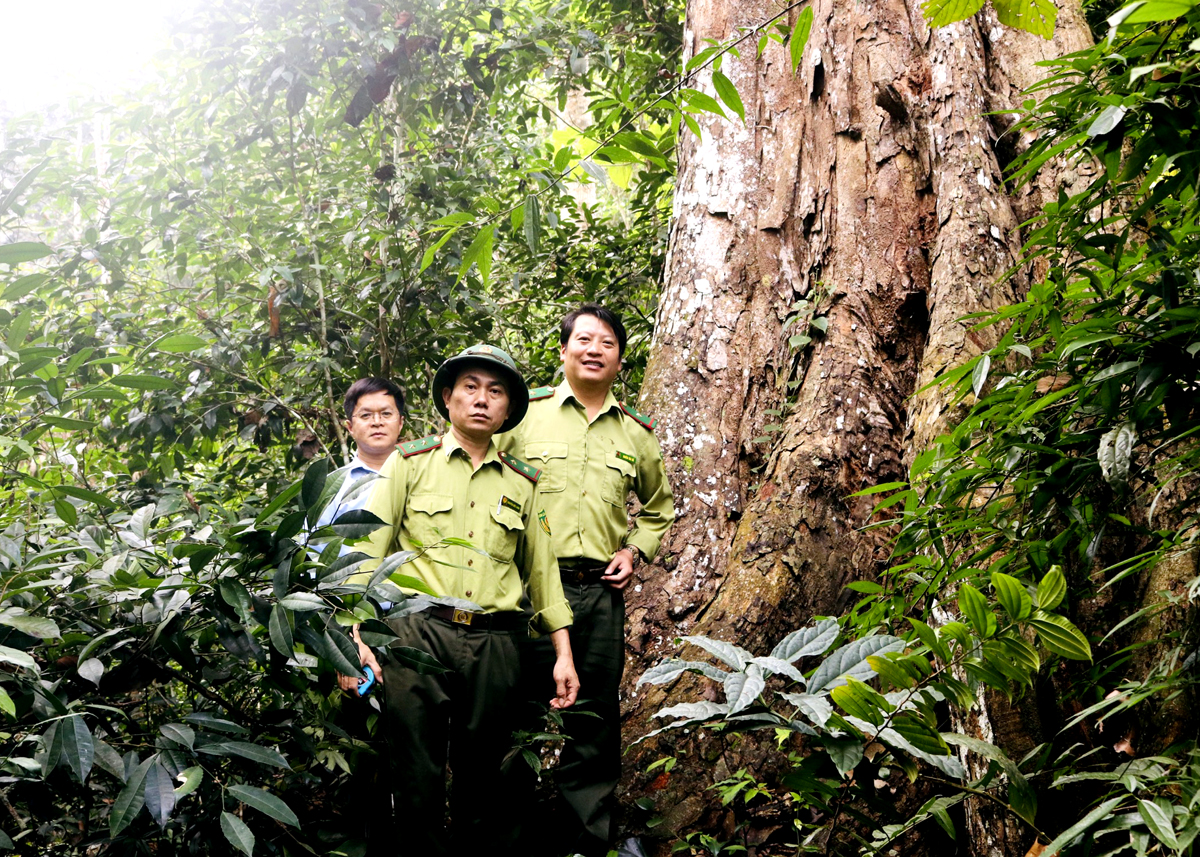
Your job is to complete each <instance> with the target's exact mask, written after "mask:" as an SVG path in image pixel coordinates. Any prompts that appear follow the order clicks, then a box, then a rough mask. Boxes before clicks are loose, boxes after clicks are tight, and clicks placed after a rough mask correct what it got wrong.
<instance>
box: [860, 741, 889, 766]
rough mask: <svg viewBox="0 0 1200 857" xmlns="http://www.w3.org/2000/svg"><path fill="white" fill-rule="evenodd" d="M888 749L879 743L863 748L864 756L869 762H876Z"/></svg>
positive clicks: (875, 742) (873, 742) (872, 743)
mask: <svg viewBox="0 0 1200 857" xmlns="http://www.w3.org/2000/svg"><path fill="white" fill-rule="evenodd" d="M885 749H886V748H885V747H884V746H883V745H882V744H880V743H879V742H878V741H872V742H871V743H870V744H868V745H867V746H866V747H865V748H863V755H864V756H866V757H867V761H868V762H874V761H875V757H876V756H878V755H879V754H880V753H882V752H883V751H884V750H885Z"/></svg>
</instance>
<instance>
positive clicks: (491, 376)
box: [343, 345, 579, 857]
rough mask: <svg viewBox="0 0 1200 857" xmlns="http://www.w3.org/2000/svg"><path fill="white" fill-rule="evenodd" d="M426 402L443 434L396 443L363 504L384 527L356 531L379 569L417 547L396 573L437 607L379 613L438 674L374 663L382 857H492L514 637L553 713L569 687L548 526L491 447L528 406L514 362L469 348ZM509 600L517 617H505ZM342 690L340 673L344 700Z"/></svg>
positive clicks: (516, 474) (508, 809)
mask: <svg viewBox="0 0 1200 857" xmlns="http://www.w3.org/2000/svg"><path fill="white" fill-rule="evenodd" d="M432 393H433V399H434V403H435V405H436V406H437V408H438V410H439V411H440V412H441V414H442V416H444V417H446V418H447V419H448V420H449V421H450V429H449V431H447V432H446V433H445V434H443V435H441V436H438V435H433V436H430V437H426V438H422V439H420V440H415V441H411V442H409V443H404V444H401V445H400V448H399V450H398V451H397V452H396V454H394V455H393V456H392V457H391V458H390V459H388V461H387V463H386V464H385V465H384V467H383V470H382V471H381V473H380V479H379V480H377V482H376V488H375V491H374V493H373V494H372V496H371V500H370V502H369V503H368V505H367V509H368V510H369V511H371V512H373V513H375V514H376V515H377V516H379V518H380V519H381V520H383V521H384V522H385V523H386V526H384V527H382V528H381V529H379V530H376V531H375V532H374V533H373V534H372V536H371V538H370V541H369V542H368V546H367V547H366V548H365V551H366V553H367V554H369V555H370V556H372V557H374V558H376V559H380V558H382V557H384V556H387V555H388V554H390V553H393V552H395V551H402V550H403V551H415V552H417V554H418V555H417V557H416V558H415V559H413V560H412V561H411V562H409V563H407V564H406V565H404V566H402V567H401V569H400V571H401V572H402V573H403V574H405V575H409V576H412V577H415V578H417V579H419V580H420V581H421V582H422V583H424V584H425V585H426V586H427V587H428V588H429V589H431V590H432V591H433V592H435V593H437V595H439V596H442V598H441V599H440V600H441V601H442V602H443V603H442V604H436V605H434V606H431V607H429V608H428V609H425V610H423V611H421V612H416V613H407V614H406V615H402V616H401V615H397V616H393V617H389V618H388V620H387V622H388V625H389V626H390V627H391V629H392V630H393V631H394V632H395V633H396V634H397V635H398V639H397V641H396V644H397V645H402V646H410V647H412V648H416V649H421V650H423V651H425V652H428V653H430V654H431V655H433V656H434V657H435V658H436V659H437V660H438V661H439V662H440V663H441V664H442V665H443V666H445V667H447V668H448V669H449V670H450V672H447V673H442V674H436V675H421V674H419V673H417V672H416V671H415V670H412V669H409V668H407V667H405V666H403V665H401V664H398V663H388V664H386V665H385V666H384V668H383V672H382V676H383V689H384V697H385V708H386V711H387V721H386V726H385V730H386V733H387V738H388V752H389V756H390V761H391V763H392V766H393V776H394V786H393V792H394V805H395V808H396V813H397V816H398V820H399V821H400V822H401V825H402V830H403V835H402V836H401V837H400V840H399V841H398V842H397V850H398V853H401V854H413V855H421V857H429V855H449V854H454V855H463V854H508V853H510V849H511V847H512V839H513V837H514V836H515V832H516V826H517V821H516V820H517V817H518V813H517V812H516V811H515V809H514V808H513V807H512V803H511V802H512V797H513V795H512V790H511V789H509V788H507V787H506V785H505V783H504V782H503V781H502V776H501V763H502V762H503V760H504V757H505V755H506V753H507V752H508V751H509V750H510V748H511V747H512V737H511V736H512V728H513V725H514V722H513V720H514V718H513V715H514V711H515V709H516V708H517V705H516V699H515V698H514V690H515V688H516V685H517V678H518V675H519V669H520V664H519V655H518V651H517V638H518V637H519V636H522V635H523V632H524V627H523V626H525V625H526V624H527V623H528V624H529V625H530V630H531V631H532V632H534V633H535V634H544V635H547V636H548V637H549V640H550V642H551V644H552V646H553V649H554V651H555V657H554V661H553V666H552V667H551V668H550V669H549V670H548V671H547V673H548V674H547V679H548V680H550V679H552V680H553V685H554V688H553V691H552V693H553V698H552V699H551V700H550V705H551V706H553V707H555V708H567V707H569V706H570V705H571V704H572V703H574V701H575V697H576V694H577V693H578V691H579V679H578V678H577V676H576V674H575V667H574V664H573V662H572V658H571V644H570V639H569V637H568V633H567V627H568V626H569V625H570V624H571V608H570V607H569V606H568V605H567V602H566V599H565V597H564V596H563V590H562V583H561V580H560V578H559V574H558V565H557V563H556V562H555V560H554V553H553V548H552V545H551V533H552V520H551V519H550V518H549V516H548V515H547V514H546V509H545V506H544V505H543V504H542V503H541V499H540V495H539V492H538V490H537V484H538V480H539V477H540V472H539V471H538V470H537V468H535V467H531V466H530V465H528V464H526V463H525V462H523V461H521V460H519V459H517V458H516V457H514V456H512V455H510V454H508V453H502V452H500V451H499V450H498V449H497V448H496V444H495V442H494V441H493V440H492V435H493V434H495V433H496V432H497V431H499V430H511V429H512V428H514V427H515V426H516V425H517V424H518V423H520V422H521V419H522V417H524V416H525V412H526V410H527V409H528V407H529V396H528V391H527V389H526V387H525V383H524V380H523V379H522V378H521V374H520V372H518V371H517V367H516V364H514V363H513V360H512V358H511V357H509V356H508V354H506V353H505V352H503V351H501V350H500V349H498V348H493V347H491V346H488V345H475V346H472V347H470V348H468V349H466V350H465V351H463V352H462V353H461V354H459V355H458V356H457V357H452V358H451V359H449V360H447V361H446V362H445V363H443V364H442V366H441V368H439V369H438V371H437V373H436V374H435V375H434V379H433V390H432ZM446 540H455V541H457V540H464V541H466V542H469V543H470V544H471V545H472V546H474V547H476V548H478V549H481V550H482V551H484V552H486V553H480V552H479V550H472V549H470V548H468V547H463V546H462V545H461V544H457V543H455V544H447V543H446ZM377 564H378V563H377V562H375V563H370V565H377ZM366 565H368V564H364V567H366ZM523 591H527V593H528V597H529V600H530V601H531V602H532V605H533V616H532V619H530V618H529V617H528V616H527V615H526V614H524V613H523V612H522V611H521V608H520V603H521V596H522V592H523ZM447 602H449V603H447ZM403 610H404V607H403V605H401V607H400V608H399V609H398V610H393V612H394V613H397V614H399V613H401V612H403ZM359 654H360V657H361V659H362V662H363V664H364V665H367V666H371V667H372V669H374V670H375V671H376V673H377V674H378V673H379V665H378V662H377V661H376V658H375V655H374V653H373V652H372V651H371V649H369V648H367V647H366V646H364V645H362V643H361V642H360V643H359ZM354 684H355V682H354V680H353V679H351V678H348V677H344V678H343V687H344V688H345V689H347V690H349V689H352V688H353V687H354ZM447 762H449V765H450V769H451V771H452V772H453V787H452V794H451V796H450V818H451V825H452V830H451V831H447V829H446V825H445V812H446V802H445V776H446V766H447Z"/></svg>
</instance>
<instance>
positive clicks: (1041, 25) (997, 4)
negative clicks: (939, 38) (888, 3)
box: [921, 0, 1058, 39]
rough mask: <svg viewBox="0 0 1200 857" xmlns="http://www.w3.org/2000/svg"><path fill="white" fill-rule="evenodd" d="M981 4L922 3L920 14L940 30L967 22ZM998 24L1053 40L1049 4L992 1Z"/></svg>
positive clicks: (959, 0) (1042, 0) (963, 0)
mask: <svg viewBox="0 0 1200 857" xmlns="http://www.w3.org/2000/svg"><path fill="white" fill-rule="evenodd" d="M983 3H984V0H925V2H924V3H922V4H921V10H922V11H923V12H924V13H925V17H926V18H928V19H929V23H930V24H932V25H933V26H935V27H944V26H946V25H947V24H952V23H954V22H955V21H961V20H963V19H964V18H969V17H971V16H972V15H974V14H975V13H976V12H978V11H979V10H980V9H982V8H983ZM992 7H993V8H994V9H995V10H996V17H997V18H999V19H1000V23H1002V24H1005V25H1006V26H1009V27H1015V28H1017V29H1019V30H1026V31H1028V32H1030V33H1034V34H1035V35H1039V36H1041V37H1042V38H1044V39H1050V38H1053V36H1054V22H1055V18H1056V17H1057V14H1058V10H1057V9H1056V8H1055V6H1054V3H1053V2H1051V0H992Z"/></svg>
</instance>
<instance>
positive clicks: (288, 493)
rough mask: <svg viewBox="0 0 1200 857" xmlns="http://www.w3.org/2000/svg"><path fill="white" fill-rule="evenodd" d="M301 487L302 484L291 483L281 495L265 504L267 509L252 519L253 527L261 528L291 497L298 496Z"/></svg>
mask: <svg viewBox="0 0 1200 857" xmlns="http://www.w3.org/2000/svg"><path fill="white" fill-rule="evenodd" d="M302 487H303V483H301V482H293V483H292V484H291V485H289V486H288V487H287V488H286V489H284V491H283V492H282V493H280V494H277V495H276V496H275V499H274V500H272V501H271V502H270V503H268V504H267V508H265V509H263V510H262V512H260V513H259V516H258V517H257V518H255V519H254V526H256V527H261V526H262V525H263V523H265V522H266V520H267V519H268V518H270V517H271V516H272V515H274V514H275V513H276V512H278V511H279V510H280V509H282V508H283V507H284V506H285V505H287V503H288V502H289V501H290V500H291V499H292V498H293V497H295V496H296V495H297V494H299V493H300V489H301V488H302Z"/></svg>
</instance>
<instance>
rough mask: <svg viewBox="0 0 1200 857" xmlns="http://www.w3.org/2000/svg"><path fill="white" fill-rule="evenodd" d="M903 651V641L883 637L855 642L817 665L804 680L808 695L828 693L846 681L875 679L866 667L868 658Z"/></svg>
mask: <svg viewBox="0 0 1200 857" xmlns="http://www.w3.org/2000/svg"><path fill="white" fill-rule="evenodd" d="M903 649H904V641H903V640H901V639H900V638H899V637H891V636H888V635H887V634H880V635H879V636H877V637H865V638H863V639H861V640H855V641H854V642H852V643H850V644H848V645H845V646H842V647H841V648H840V649H837V650H836V651H834V652H832V653H831V654H830V655H829V657H827V658H826V659H825V660H824V661H822V662H821V665H820V666H819V667H817V670H816V672H814V673H813V674H812V677H811V678H810V679H809V680H808V692H809V693H820V692H821V691H823V690H824V691H827V690H832V689H833V688H835V687H838V686H840V685H842V684H844V683H845V682H846V681H847V680H848V679H856V680H859V681H862V680H865V679H868V678H870V677H871V676H873V675H875V670H874V669H872V667H871V665H870V664H869V663H867V658H868V657H870V656H871V655H881V654H886V653H888V652H899V651H903Z"/></svg>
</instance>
